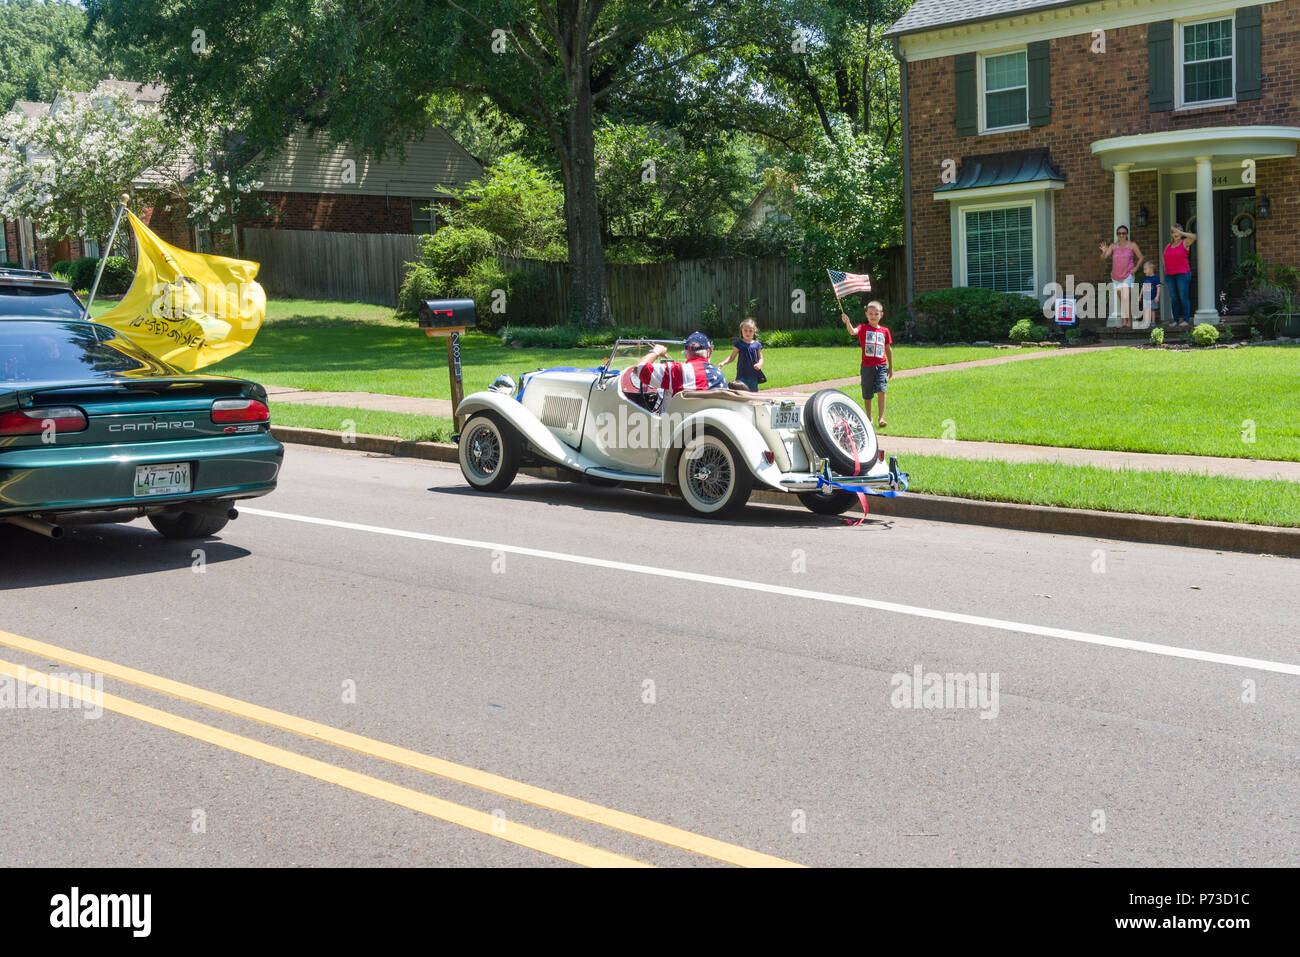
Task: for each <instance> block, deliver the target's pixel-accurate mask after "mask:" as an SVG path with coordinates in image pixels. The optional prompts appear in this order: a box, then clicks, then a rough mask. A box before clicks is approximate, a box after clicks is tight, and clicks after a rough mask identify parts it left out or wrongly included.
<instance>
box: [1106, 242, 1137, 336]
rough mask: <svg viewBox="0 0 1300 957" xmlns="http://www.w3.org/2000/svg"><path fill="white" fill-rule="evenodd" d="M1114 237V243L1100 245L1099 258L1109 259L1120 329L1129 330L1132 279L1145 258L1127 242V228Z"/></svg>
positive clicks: (1131, 319) (1132, 244)
mask: <svg viewBox="0 0 1300 957" xmlns="http://www.w3.org/2000/svg"><path fill="white" fill-rule="evenodd" d="M1115 236H1116V237H1117V238H1116V240H1115V242H1113V243H1102V244H1101V258H1102V259H1105V258H1106V257H1107V256H1109V257H1110V278H1111V281H1112V282H1114V283H1115V293H1116V295H1117V296H1118V297H1119V314H1120V328H1121V329H1131V328H1133V277H1134V276H1136V275H1137V271H1138V269H1139V268H1140V267H1141V265H1142V263H1143V260H1144V259H1145V257H1144V256H1143V255H1142V250H1140V249H1138V245H1137V243H1131V242H1129V239H1128V227H1127V226H1120V227H1119V228H1118V229H1116V230H1115Z"/></svg>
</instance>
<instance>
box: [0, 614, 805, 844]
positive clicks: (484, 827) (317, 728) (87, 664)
mask: <svg viewBox="0 0 1300 957" xmlns="http://www.w3.org/2000/svg"><path fill="white" fill-rule="evenodd" d="M0 645H2V646H5V647H8V648H13V649H15V650H17V651H21V652H24V653H27V654H30V655H33V656H36V657H39V658H43V659H46V660H49V661H57V662H61V663H63V664H66V665H70V666H71V667H73V668H75V669H77V670H79V671H85V672H93V673H98V674H102V675H104V677H105V678H112V679H114V680H116V681H121V682H124V683H126V684H130V685H134V686H136V687H139V688H144V689H146V690H149V691H155V692H158V693H160V694H164V695H167V696H169V697H172V698H177V699H179V700H181V701H187V702H189V703H191V704H196V705H201V706H203V707H206V708H211V709H213V710H215V711H220V712H223V713H225V714H230V715H234V716H236V717H239V718H245V719H247V720H249V721H255V722H257V723H259V724H263V725H266V726H267V727H271V728H277V729H279V730H281V731H288V732H291V733H293V734H297V735H301V736H302V737H305V738H310V739H312V740H314V741H321V742H324V743H325V744H332V745H335V746H337V747H340V748H345V749H347V750H349V751H355V752H357V753H359V754H364V755H367V756H369V757H373V758H379V759H380V760H383V761H388V762H391V763H393V764H397V765H400V766H402V767H406V768H411V769H413V770H416V771H423V772H424V773H426V774H432V775H435V776H437V777H440V778H445V779H446V780H449V781H455V782H457V783H460V784H465V785H468V786H470V787H473V788H478V789H480V790H483V791H488V792H491V793H493V794H498V795H501V796H502V797H506V798H510V799H512V800H515V801H521V802H523V803H526V804H532V805H534V806H536V807H540V808H544V809H546V810H548V811H556V812H558V813H560V814H565V815H568V816H569V817H572V818H576V819H579V820H582V821H588V822H590V823H593V824H600V825H603V826H604V827H608V828H612V829H613V830H617V831H623V832H625V833H627V834H631V835H634V836H636V837H641V838H645V839H647V840H651V841H655V842H657V843H660V844H666V845H668V846H670V847H676V848H680V849H681V850H684V851H688V852H690V853H693V854H699V855H702V856H705V857H710V858H713V859H715V860H719V861H723V862H725V863H728V864H735V865H738V866H741V867H798V866H800V865H798V864H795V863H793V862H792V861H787V860H784V859H783V858H779V857H773V856H772V855H770V854H763V853H760V852H758V851H752V850H749V849H748V848H744V847H740V846H738V845H735V844H728V843H727V842H725V841H718V840H715V839H713V838H711V837H705V836H704V835H702V834H695V833H693V832H691V831H685V830H682V829H680V828H676V827H672V826H670V825H667V824H660V823H659V822H657V821H651V820H649V819H648V818H643V817H638V816H637V815H635V814H626V813H624V812H622V811H616V810H613V809H612V808H607V807H603V806H602V805H599V804H592V803H591V802H589V801H583V800H580V799H578V798H572V797H568V796H567V795H564V794H558V793H556V792H554V791H548V790H546V789H545V788H539V787H534V786H532V785H530V784H524V783H523V782H520V781H514V780H511V779H510V778H504V777H501V776H499V775H496V774H490V773H488V772H486V771H479V770H477V769H475V768H470V767H466V766H465V765H461V764H454V763H452V762H450V761H444V760H442V759H440V758H434V757H430V756H429V755H426V754H421V753H419V752H418V751H411V750H409V749H407V748H402V747H398V746H397V745H392V744H387V743H385V742H383V741H377V740H375V739H374V738H368V737H365V736H363V735H359V734H353V733H352V732H350V731H343V730H341V729H339V728H334V727H331V726H329V725H326V724H320V723H318V722H315V721H308V720H306V719H304V718H299V717H296V716H294V715H291V714H285V713H284V712H282V711H275V710H272V709H270V708H263V707H261V706H260V705H255V704H251V703H249V702H247V701H241V700H239V699H238V698H230V697H227V696H226V695H222V694H217V693H215V692H212V691H207V690H204V689H203V688H198V687H195V686H194V685H188V684H184V683H182V682H179V681H172V680H171V679H169V678H163V677H161V676H160V675H154V674H150V673H149V672H146V671H137V670H136V669H134V668H128V667H126V666H125V665H119V664H116V663H114V662H111V661H106V660H104V659H102V658H94V657H91V656H90V655H83V654H80V653H79V652H75V651H70V650H68V649H66V648H60V647H58V646H56V645H50V644H46V643H45V642H43V641H36V640H34V639H31V638H24V637H22V636H20V635H14V634H10V633H9V632H5V631H0ZM0 674H6V675H9V676H10V677H11V678H13V679H15V680H22V681H25V682H27V683H28V684H33V685H39V686H42V687H45V688H47V689H48V690H50V691H53V692H55V693H61V694H64V695H66V696H67V697H70V698H77V699H78V700H81V701H84V702H88V703H93V704H102V706H103V707H104V708H105V709H106V710H108V711H113V712H115V713H117V714H122V715H126V716H128V717H131V718H136V719H137V720H140V721H144V722H146V723H148V724H152V725H155V726H157V727H160V728H165V729H167V730H169V731H174V732H176V733H178V734H183V735H186V736H187V737H190V738H194V739H196V740H199V741H206V742H207V743H209V744H214V745H216V746H217V747H220V748H225V749H227V750H229V751H234V752H236V753H238V754H243V755H246V756H248V757H251V758H255V759H257V760H259V761H264V762H266V763H268V764H274V765H276V766H278V767H282V768H286V769H288V770H290V771H296V772H298V773H299V774H304V775H306V776H308V777H313V778H316V779H318V780H321V781H328V782H329V783H331V784H336V785H338V786H339V787H343V788H347V789H348V790H351V791H356V792H358V793H360V794H365V795H368V796H370V797H375V798H378V799H380V800H382V801H387V802H388V803H390V804H395V805H397V806H399V807H405V808H409V809H410V810H412V811H418V812H419V813H421V814H426V815H428V816H430V817H434V818H438V819H439V820H442V821H448V822H450V823H452V824H458V825H460V826H461V827H465V828H468V829H470V830H472V831H478V832H479V833H481V834H486V835H489V836H491V837H494V838H498V839H499V840H503V841H508V842H509V843H512V844H517V845H519V846H521V847H527V848H531V849H532V850H535V851H539V852H541V853H543V854H547V855H549V856H551V857H556V858H559V859H561V860H565V861H570V862H572V863H574V864H582V865H585V866H588V867H648V866H650V865H648V864H646V863H645V862H643V861H638V860H636V859H634V858H631V857H626V856H624V855H621V854H615V853H613V852H611V851H606V850H603V849H601V848H598V847H593V846H591V845H588V844H584V843H582V842H580V841H575V840H572V839H570V838H566V837H561V836H560V835H558V834H552V833H550V832H549V831H543V830H541V829H539V828H534V827H529V826H527V825H524V824H519V823H516V822H513V821H507V820H504V819H503V818H501V817H498V816H496V815H492V814H485V813H483V812H482V811H476V810H474V809H473V808H468V807H465V806H463V805H460V804H455V803H453V802H451V801H446V800H443V799H441V798H436V797H433V796H432V795H429V794H425V793H424V792H422V791H416V790H413V789H412V788H407V787H402V786H401V785H397V784H393V783H391V782H389V781H384V780H382V779H380V778H376V777H372V776H370V775H367V774H360V773H358V772H355V771H349V770H347V769H346V768H341V767H338V766H337V765H333V764H329V763H327V762H324V761H318V760H316V759H314V758H309V757H306V756H304V755H301V754H298V753H296V752H294V751H289V750H286V749H284V748H279V747H275V746H274V745H269V744H266V743H264V742H262V741H258V740H256V739H254V738H248V737H245V736H243V735H239V734H233V733H231V732H229V731H223V730H222V729H220V728H217V727H213V726H212V725H209V724H203V723H202V722H199V721H192V720H190V719H188V718H183V717H181V716H180V715H175V714H172V713H170V712H167V711H161V710H159V709H157V708H151V707H149V706H148V705H143V704H140V703H139V702H136V701H131V700H129V699H127V698H122V697H119V696H117V695H113V694H108V693H103V694H102V695H100V694H96V693H95V692H94V691H91V690H88V689H85V688H83V686H81V685H78V684H69V683H67V682H66V681H62V682H60V681H55V680H52V679H51V678H50V677H49V676H47V675H44V674H42V673H41V672H37V671H31V670H26V669H24V670H23V671H22V673H21V675H20V670H19V666H18V665H15V664H12V663H10V662H7V661H0Z"/></svg>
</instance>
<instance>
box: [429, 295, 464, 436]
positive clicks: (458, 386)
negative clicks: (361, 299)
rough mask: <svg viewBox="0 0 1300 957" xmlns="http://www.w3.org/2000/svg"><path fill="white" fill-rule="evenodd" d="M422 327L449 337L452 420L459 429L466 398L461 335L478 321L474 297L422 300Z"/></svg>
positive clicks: (432, 336) (448, 361)
mask: <svg viewBox="0 0 1300 957" xmlns="http://www.w3.org/2000/svg"><path fill="white" fill-rule="evenodd" d="M419 319H420V328H421V329H423V330H424V334H425V335H426V336H428V337H429V338H430V339H433V338H438V337H441V338H443V339H446V340H447V375H448V377H449V378H450V379H451V410H452V419H453V421H454V422H455V423H456V431H457V432H459V431H460V428H461V426H462V425H464V424H465V423H464V422H463V421H462V420H463V419H464V416H463V415H461V414H460V412H459V411H458V410H459V409H460V403H461V400H462V399H464V398H465V387H464V385H463V383H462V379H461V369H460V334H461V333H462V332H464V331H465V330H467V329H473V328H474V325H475V323H476V322H477V316H476V314H475V312H474V300H473V299H427V300H425V301H424V302H422V303H420V312H419Z"/></svg>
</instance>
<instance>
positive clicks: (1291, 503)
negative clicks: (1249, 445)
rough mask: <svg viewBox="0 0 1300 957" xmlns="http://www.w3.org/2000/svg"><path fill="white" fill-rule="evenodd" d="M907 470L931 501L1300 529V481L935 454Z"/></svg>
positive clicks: (913, 458) (910, 461)
mask: <svg viewBox="0 0 1300 957" xmlns="http://www.w3.org/2000/svg"><path fill="white" fill-rule="evenodd" d="M905 468H906V470H907V472H908V474H909V475H910V477H911V489H910V490H911V491H913V492H926V493H929V494H932V495H952V496H956V497H959V498H974V499H983V500H986V501H994V502H1021V503H1025V504H1030V505H1056V506H1063V507H1067V508H1090V509H1096V510H1099V511H1103V512H1136V513H1139V514H1142V515H1172V516H1176V517H1179V518H1197V519H1204V520H1208V521H1215V522H1244V523H1247V524H1251V525H1286V526H1292V527H1294V526H1300V485H1298V484H1296V483H1295V482H1282V481H1276V480H1271V479H1237V478H1220V477H1219V476H1212V475H1194V474H1187V473H1181V472H1140V471H1136V470H1129V469H1123V470H1116V469H1102V468H1096V467H1094V466H1090V465H1060V464H1057V463H1054V462H1052V463H1037V462H985V461H976V460H971V459H949V458H942V457H940V456H931V455H909V456H908V457H907V461H906V463H905Z"/></svg>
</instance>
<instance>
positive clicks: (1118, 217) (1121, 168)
mask: <svg viewBox="0 0 1300 957" xmlns="http://www.w3.org/2000/svg"><path fill="white" fill-rule="evenodd" d="M1132 168H1133V164H1132V163H1117V164H1116V165H1115V222H1113V223H1111V226H1110V239H1109V242H1112V243H1113V242H1114V241H1115V230H1117V229H1119V228H1120V227H1121V226H1128V227H1130V229H1131V228H1132V226H1133V224H1132V223H1130V222H1129V221H1128V217H1129V210H1128V171H1129V170H1130V169H1132ZM1130 235H1131V233H1130Z"/></svg>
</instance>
